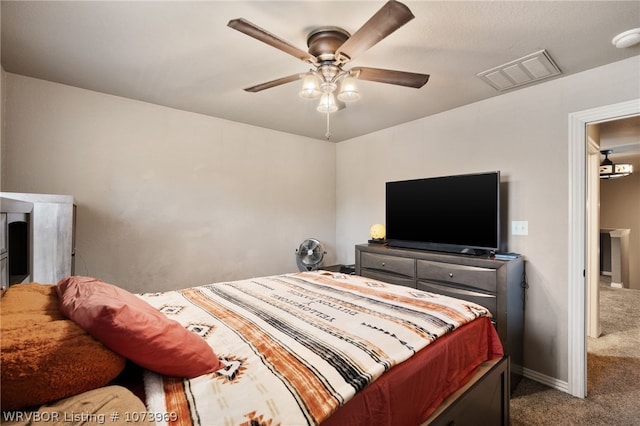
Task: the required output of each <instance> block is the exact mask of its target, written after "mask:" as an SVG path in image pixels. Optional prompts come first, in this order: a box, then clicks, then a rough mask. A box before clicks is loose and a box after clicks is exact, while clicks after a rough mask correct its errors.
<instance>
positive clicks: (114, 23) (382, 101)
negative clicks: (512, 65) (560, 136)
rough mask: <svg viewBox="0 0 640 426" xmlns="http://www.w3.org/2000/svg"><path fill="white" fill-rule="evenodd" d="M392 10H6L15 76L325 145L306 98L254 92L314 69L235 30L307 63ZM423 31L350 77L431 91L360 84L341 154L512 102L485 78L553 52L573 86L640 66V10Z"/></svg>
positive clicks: (528, 4) (523, 6)
mask: <svg viewBox="0 0 640 426" xmlns="http://www.w3.org/2000/svg"><path fill="white" fill-rule="evenodd" d="M383 4H384V2H383V1H353V2H350V1H293V2H284V1H196V2H185V1H163V2H155V1H139V2H128V1H111V2H95V1H70V2H61V1H43V2H36V1H17V2H14V1H7V0H2V2H1V14H2V28H1V30H2V32H1V37H2V66H3V67H4V69H5V70H6V71H8V72H11V73H16V74H22V75H26V76H31V77H35V78H40V79H44V80H49V81H54V82H59V83H63V84H68V85H71V86H77V87H81V88H85V89H90V90H94V91H98V92H104V93H108V94H113V95H118V96H124V97H127V98H132V99H138V100H141V101H146V102H151V103H155V104H159V105H164V106H168V107H173V108H178V109H181V110H185V111H192V112H196V113H201V114H206V115H210V116H214V117H220V118H224V119H229V120H233V121H238V122H242V123H247V124H252V125H256V126H261V127H266V128H271V129H276V130H281V131H284V132H289V133H293V134H298V135H304V136H308V137H311V138H317V139H324V134H325V125H326V118H325V116H323V115H322V114H320V113H318V112H317V111H315V105H316V104H315V102H314V101H307V100H303V99H301V98H299V97H298V96H297V92H298V90H299V84H298V83H297V82H294V83H289V84H286V85H283V86H279V87H276V88H272V89H268V90H266V91H263V92H259V93H247V92H245V91H243V90H242V89H243V88H245V87H249V86H252V85H255V84H258V83H263V82H266V81H269V80H273V79H276V78H279V77H284V76H288V75H291V74H296V73H303V72H306V71H307V70H308V65H307V64H305V63H303V62H301V61H299V60H297V59H295V58H294V57H292V56H289V55H287V54H285V53H283V52H281V51H279V50H276V49H274V48H272V47H270V46H268V45H266V44H264V43H261V42H259V41H257V40H255V39H253V38H250V37H248V36H246V35H244V34H242V33H239V32H238V31H235V30H233V29H231V28H228V27H227V22H228V21H229V20H230V19H232V18H238V17H243V18H245V19H247V20H249V21H251V22H253V23H255V24H256V25H258V26H260V27H262V28H264V29H266V30H268V31H270V32H272V33H274V34H275V35H277V36H278V37H280V38H282V39H284V40H286V41H288V42H290V43H291V44H293V45H295V46H297V47H299V48H301V49H303V50H306V36H307V34H308V32H309V31H310V30H312V29H313V28H316V27H318V26H325V25H335V26H340V27H343V28H344V29H346V30H347V31H349V32H351V33H354V32H355V31H356V30H357V29H358V28H360V26H362V25H363V24H364V22H365V21H366V20H367V19H369V17H371V16H372V15H373V14H374V13H375V12H376V11H377V10H378V9H379V8H380V7H382V5H383ZM405 4H406V5H407V6H409V8H410V9H411V10H412V12H413V14H414V15H415V16H416V18H415V19H414V20H412V21H410V22H409V23H408V24H406V25H405V26H404V27H402V28H400V29H399V30H398V31H396V32H395V33H393V34H391V35H390V36H389V37H387V38H386V39H384V40H382V41H381V42H380V43H378V44H377V45H375V46H373V47H372V48H371V49H369V50H368V51H367V52H365V53H364V54H362V55H361V56H360V57H358V58H355V60H353V61H352V62H351V63H350V64H349V65H350V66H369V67H376V68H388V69H397V70H402V71H412V72H419V73H427V74H430V75H431V79H430V80H429V82H428V83H427V84H426V85H425V86H424V87H423V88H422V89H411V88H405V87H400V86H393V85H388V84H382V83H373V82H367V81H362V82H360V91H361V93H362V99H361V100H360V101H358V102H356V103H353V104H349V105H348V106H347V108H346V109H343V110H341V111H338V112H336V113H335V114H332V116H331V133H332V138H331V140H333V141H336V142H338V141H341V140H345V139H349V138H353V137H356V136H359V135H363V134H367V133H370V132H373V131H376V130H379V129H382V128H387V127H390V126H393V125H396V124H400V123H405V122H408V121H411V120H415V119H418V118H421V117H425V116H428V115H431V114H436V113H438V112H442V111H446V110H448V109H451V108H455V107H458V106H461V105H464V104H468V103H472V102H475V101H478V100H481V99H485V98H489V97H492V96H498V95H500V92H497V91H496V90H495V89H493V88H492V87H490V86H488V85H487V84H486V83H484V82H482V81H481V80H480V79H479V78H478V77H476V74H477V73H478V72H481V71H484V70H486V69H489V68H493V67H495V66H498V65H501V64H503V63H506V62H510V61H512V60H514V59H517V58H520V57H522V56H525V55H528V54H530V53H533V52H536V51H538V50H540V49H546V50H547V51H548V52H549V54H550V55H551V57H552V58H553V59H554V60H555V62H556V64H557V65H558V67H559V68H560V70H561V71H562V72H563V74H562V75H565V76H566V75H569V74H573V73H576V72H580V71H584V70H587V69H590V68H593V67H597V66H601V65H604V64H607V63H611V62H615V61H619V60H622V59H625V58H628V57H631V56H636V55H639V54H640V45H637V46H634V47H631V48H627V49H617V48H615V47H614V46H613V45H612V44H611V39H612V38H613V37H614V36H615V35H616V34H618V33H620V32H623V31H626V30H629V29H631V28H636V27H640V1H567V2H559V1H507V2H500V1H468V2H463V1H407V2H405Z"/></svg>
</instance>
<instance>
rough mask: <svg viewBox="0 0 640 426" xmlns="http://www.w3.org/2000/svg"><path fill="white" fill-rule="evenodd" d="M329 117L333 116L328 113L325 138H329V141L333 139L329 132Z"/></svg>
mask: <svg viewBox="0 0 640 426" xmlns="http://www.w3.org/2000/svg"><path fill="white" fill-rule="evenodd" d="M329 115H331V114H330V113H327V133H325V134H324V136H325V137H326V138H327V140H329V139H331V132H330V130H329Z"/></svg>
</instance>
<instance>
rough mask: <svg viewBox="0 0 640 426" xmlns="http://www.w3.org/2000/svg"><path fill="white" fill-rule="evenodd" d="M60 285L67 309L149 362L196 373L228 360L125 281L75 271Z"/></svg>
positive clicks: (155, 367)
mask: <svg viewBox="0 0 640 426" xmlns="http://www.w3.org/2000/svg"><path fill="white" fill-rule="evenodd" d="M57 289H58V295H59V297H60V310H61V311H62V313H63V314H64V315H66V316H67V317H68V318H70V319H72V320H73V321H75V322H76V323H77V324H78V325H80V327H82V328H84V329H85V330H86V331H87V332H88V333H89V334H91V335H92V336H93V337H95V338H96V339H98V340H99V341H101V342H102V343H103V344H104V345H105V346H108V347H109V348H110V349H111V350H113V351H114V352H117V353H119V354H120V355H122V356H124V357H126V358H129V359H130V360H131V361H133V362H135V363H136V364H138V365H140V366H142V367H144V368H147V369H149V370H152V371H155V372H158V373H161V374H164V375H167V376H175V377H189V378H191V377H196V376H200V375H203V374H207V373H211V372H213V371H216V370H219V369H220V368H222V367H223V366H224V365H223V364H222V363H221V362H220V360H219V359H218V357H217V356H216V354H215V353H214V352H213V349H212V348H211V347H210V346H209V345H208V344H207V342H206V341H205V340H204V339H202V338H201V337H200V336H198V335H196V334H194V333H192V332H190V331H188V330H187V329H186V328H184V327H183V326H182V325H181V324H180V323H179V322H177V321H174V320H171V319H169V318H167V317H166V316H165V315H164V314H163V313H161V312H160V311H158V310H157V309H156V308H154V307H153V306H151V305H149V304H148V303H147V302H145V301H144V300H142V299H140V298H139V297H137V296H135V295H133V294H131V293H129V292H128V291H126V290H124V289H122V288H120V287H116V286H114V285H111V284H107V283H105V282H102V281H100V280H98V279H95V278H88V277H80V276H74V277H68V278H64V279H62V280H60V282H59V283H58V286H57Z"/></svg>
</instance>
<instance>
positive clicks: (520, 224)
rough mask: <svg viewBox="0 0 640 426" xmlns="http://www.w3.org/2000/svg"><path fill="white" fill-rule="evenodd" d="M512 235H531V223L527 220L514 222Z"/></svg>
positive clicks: (512, 223)
mask: <svg viewBox="0 0 640 426" xmlns="http://www.w3.org/2000/svg"><path fill="white" fill-rule="evenodd" d="M511 235H529V222H527V221H526V220H514V221H512V222H511Z"/></svg>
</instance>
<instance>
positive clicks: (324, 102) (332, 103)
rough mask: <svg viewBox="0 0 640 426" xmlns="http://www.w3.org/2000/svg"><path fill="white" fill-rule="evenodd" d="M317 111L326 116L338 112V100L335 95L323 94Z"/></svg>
mask: <svg viewBox="0 0 640 426" xmlns="http://www.w3.org/2000/svg"><path fill="white" fill-rule="evenodd" d="M317 110H318V112H322V113H325V114H327V113H332V112H336V111H337V110H338V105H337V104H336V98H335V96H333V93H329V92H325V93H323V94H322V96H321V97H320V103H319V104H318V108H317Z"/></svg>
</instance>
